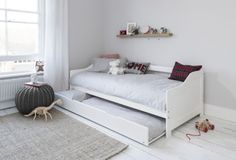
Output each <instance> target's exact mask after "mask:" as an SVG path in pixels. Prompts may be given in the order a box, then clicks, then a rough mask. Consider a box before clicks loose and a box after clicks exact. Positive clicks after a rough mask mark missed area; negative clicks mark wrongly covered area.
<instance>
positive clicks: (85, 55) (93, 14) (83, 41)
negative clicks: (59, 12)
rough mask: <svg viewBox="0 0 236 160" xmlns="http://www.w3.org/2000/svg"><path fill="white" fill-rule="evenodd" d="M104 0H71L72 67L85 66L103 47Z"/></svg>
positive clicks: (70, 47)
mask: <svg viewBox="0 0 236 160" xmlns="http://www.w3.org/2000/svg"><path fill="white" fill-rule="evenodd" d="M102 1H103V0H69V53H70V69H75V68H79V67H85V66H87V65H88V64H89V62H90V60H91V58H92V57H94V56H96V55H97V54H100V53H101V52H102V51H103V50H104V49H103V48H104V47H103V35H104V34H103V31H104V30H103V24H104V22H103V7H104V6H103V3H102Z"/></svg>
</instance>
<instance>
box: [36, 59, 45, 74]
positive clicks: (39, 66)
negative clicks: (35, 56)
mask: <svg viewBox="0 0 236 160" xmlns="http://www.w3.org/2000/svg"><path fill="white" fill-rule="evenodd" d="M35 70H36V72H43V71H44V63H43V61H36V62H35Z"/></svg>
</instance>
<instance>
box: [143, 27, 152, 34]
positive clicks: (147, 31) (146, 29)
mask: <svg viewBox="0 0 236 160" xmlns="http://www.w3.org/2000/svg"><path fill="white" fill-rule="evenodd" d="M150 30H151V27H150V26H144V27H140V33H142V34H149V33H150Z"/></svg>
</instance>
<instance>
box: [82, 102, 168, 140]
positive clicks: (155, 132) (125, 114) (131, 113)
mask: <svg viewBox="0 0 236 160" xmlns="http://www.w3.org/2000/svg"><path fill="white" fill-rule="evenodd" d="M83 103H85V104H87V105H89V106H91V107H95V108H97V109H100V110H102V111H104V112H106V113H109V114H111V115H114V116H116V117H121V118H124V119H127V120H129V121H131V122H135V123H137V124H141V125H143V126H145V127H147V128H148V129H149V141H152V140H153V139H154V138H156V137H159V136H160V135H161V134H162V133H164V132H165V120H164V119H162V118H158V117H154V116H151V115H149V114H146V113H143V112H140V111H136V110H132V109H128V108H125V107H122V106H120V105H118V104H115V103H112V102H108V101H105V100H103V99H100V98H96V97H93V98H90V99H87V100H84V101H83Z"/></svg>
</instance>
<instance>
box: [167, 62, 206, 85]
mask: <svg viewBox="0 0 236 160" xmlns="http://www.w3.org/2000/svg"><path fill="white" fill-rule="evenodd" d="M201 68H202V66H201V65H198V66H191V65H183V64H180V63H178V62H175V66H174V68H173V70H172V73H171V75H170V77H169V79H173V80H177V81H182V82H184V81H185V79H186V78H187V77H188V75H189V74H190V73H192V72H194V71H199V70H200V69H201Z"/></svg>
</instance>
